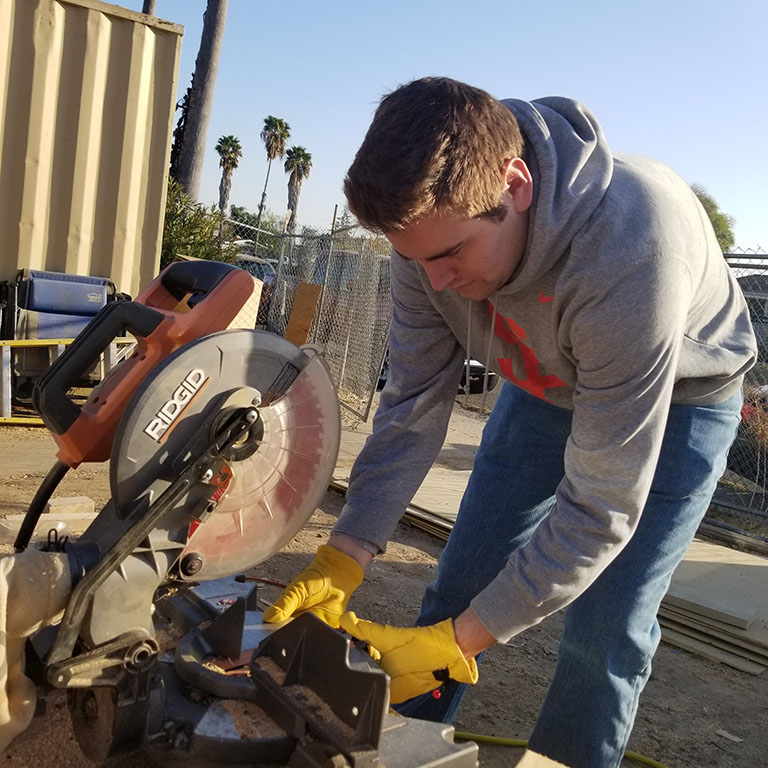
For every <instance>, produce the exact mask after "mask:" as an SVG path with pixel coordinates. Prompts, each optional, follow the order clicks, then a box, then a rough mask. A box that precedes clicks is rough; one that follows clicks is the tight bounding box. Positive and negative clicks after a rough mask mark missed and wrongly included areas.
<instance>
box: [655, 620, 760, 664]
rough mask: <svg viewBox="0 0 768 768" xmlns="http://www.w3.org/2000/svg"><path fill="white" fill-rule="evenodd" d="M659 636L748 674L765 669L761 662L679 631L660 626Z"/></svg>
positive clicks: (679, 646)
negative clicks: (737, 654) (757, 662)
mask: <svg viewBox="0 0 768 768" xmlns="http://www.w3.org/2000/svg"><path fill="white" fill-rule="evenodd" d="M661 636H662V638H663V639H664V640H665V641H666V642H668V643H670V644H672V645H675V646H677V647H678V648H682V649H684V650H686V651H691V652H692V653H696V654H698V655H699V656H703V657H704V658H706V659H710V660H711V661H716V662H720V663H723V664H727V665H728V666H730V667H733V668H734V669H739V670H741V671H742V672H748V673H749V674H750V675H761V674H762V673H763V672H765V669H766V668H765V666H763V665H762V664H756V663H755V662H753V661H749V660H747V659H743V658H741V657H740V656H736V655H735V654H732V653H728V652H727V651H724V650H722V649H721V648H715V646H713V645H709V644H708V643H703V642H701V641H700V640H694V639H693V638H692V637H687V636H686V635H683V634H681V633H680V632H675V631H674V630H673V629H668V628H666V627H662V630H661Z"/></svg>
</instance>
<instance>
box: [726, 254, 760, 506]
mask: <svg viewBox="0 0 768 768" xmlns="http://www.w3.org/2000/svg"><path fill="white" fill-rule="evenodd" d="M725 258H726V261H727V262H728V264H729V266H730V267H731V269H732V270H733V272H734V274H735V275H736V279H737V281H738V283H739V285H740V286H741V290H742V292H743V293H744V297H745V298H746V300H747V305H748V306H749V311H750V315H751V317H752V325H753V326H754V329H755V336H756V337H757V348H758V359H757V364H756V365H755V367H754V368H752V370H751V371H749V372H748V373H747V375H746V377H745V380H744V408H743V409H742V418H741V424H740V426H739V431H738V434H737V436H736V440H735V442H734V444H733V447H732V448H731V451H730V454H729V456H728V469H727V471H726V473H725V475H724V476H723V477H722V479H721V480H720V484H719V486H718V489H717V493H716V495H715V501H716V502H717V503H719V504H721V505H723V506H726V507H729V508H731V509H734V510H738V511H741V512H746V513H749V515H753V516H756V517H760V518H765V517H768V254H766V253H765V252H764V251H763V250H762V249H759V248H758V249H743V250H737V251H734V252H732V253H728V254H726V256H725Z"/></svg>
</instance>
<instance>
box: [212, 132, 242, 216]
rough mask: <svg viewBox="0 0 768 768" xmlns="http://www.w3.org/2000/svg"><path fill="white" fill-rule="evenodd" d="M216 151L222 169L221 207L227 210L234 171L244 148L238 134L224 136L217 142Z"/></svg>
mask: <svg viewBox="0 0 768 768" xmlns="http://www.w3.org/2000/svg"><path fill="white" fill-rule="evenodd" d="M216 151H217V152H218V153H219V168H221V169H222V170H221V182H220V183H219V209H220V210H221V211H224V212H226V210H227V203H228V202H229V193H230V191H231V189H232V171H234V170H235V168H237V166H238V164H239V162H240V158H241V157H242V156H243V148H242V147H241V146H240V140H239V139H238V138H237V136H222V137H221V138H220V139H219V140H218V142H217V143H216Z"/></svg>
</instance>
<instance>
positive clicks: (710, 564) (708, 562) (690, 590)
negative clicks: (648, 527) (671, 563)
mask: <svg viewBox="0 0 768 768" xmlns="http://www.w3.org/2000/svg"><path fill="white" fill-rule="evenodd" d="M669 593H670V595H671V596H672V599H671V601H669V602H666V603H662V605H667V606H668V607H670V608H673V609H674V608H678V609H679V608H681V607H684V608H685V610H686V611H688V612H695V613H697V614H698V615H700V616H701V617H702V620H703V619H708V620H717V621H721V622H723V623H724V624H731V625H733V626H741V628H746V627H745V626H744V625H747V626H749V625H751V624H752V622H755V621H758V620H759V619H760V618H764V619H766V620H768V558H764V557H760V556H758V555H750V554H748V553H746V552H739V551H737V550H735V549H730V548H728V547H723V546H721V545H719V544H712V543H710V542H707V541H702V540H701V539H694V540H693V541H692V542H691V544H690V546H689V547H688V550H687V551H686V553H685V556H684V558H683V560H682V562H681V563H680V565H679V566H678V567H677V569H676V570H675V573H674V575H673V576H672V583H671V585H670V588H669ZM683 602H684V603H685V605H684V606H683V605H682V604H681V603H683Z"/></svg>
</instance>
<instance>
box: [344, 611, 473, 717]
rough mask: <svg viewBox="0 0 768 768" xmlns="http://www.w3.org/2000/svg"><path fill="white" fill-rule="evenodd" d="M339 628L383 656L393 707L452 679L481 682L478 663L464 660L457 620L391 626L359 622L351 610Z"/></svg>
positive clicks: (462, 681)
mask: <svg viewBox="0 0 768 768" xmlns="http://www.w3.org/2000/svg"><path fill="white" fill-rule="evenodd" d="M339 627H340V628H341V629H343V630H344V631H345V632H348V633H349V634H350V635H352V637H355V638H357V639H358V640H362V641H363V642H366V643H368V644H369V645H370V646H372V647H373V648H375V649H376V650H377V651H378V652H379V653H380V654H381V660H380V661H379V664H380V665H381V668H382V669H383V670H384V671H385V672H386V673H387V674H388V675H389V677H390V679H391V686H390V692H389V693H390V700H391V702H392V703H393V704H399V703H400V702H402V701H407V700H408V699H412V698H413V697H414V696H418V695H419V694H422V693H427V692H428V691H432V690H434V689H435V688H437V687H438V686H439V685H440V684H441V683H442V682H444V681H445V680H447V679H448V678H449V677H450V678H452V679H453V680H456V681H457V682H459V683H476V682H477V663H476V662H475V659H474V658H473V657H471V658H469V659H465V658H464V654H463V653H462V652H461V650H460V649H459V646H458V645H457V644H456V635H455V634H454V631H453V620H452V619H446V620H445V621H441V622H440V623H439V624H434V625H432V626H431V627H412V628H411V627H391V626H389V625H385V624H374V623H373V622H371V621H365V620H364V619H358V618H357V616H355V614H354V613H352V612H351V611H349V612H347V613H345V614H344V615H343V616H342V617H341V621H340V622H339Z"/></svg>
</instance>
